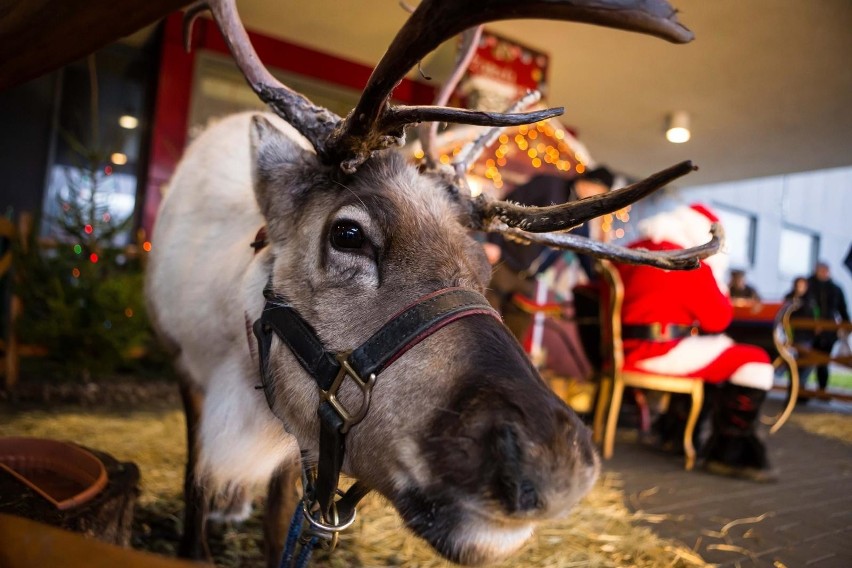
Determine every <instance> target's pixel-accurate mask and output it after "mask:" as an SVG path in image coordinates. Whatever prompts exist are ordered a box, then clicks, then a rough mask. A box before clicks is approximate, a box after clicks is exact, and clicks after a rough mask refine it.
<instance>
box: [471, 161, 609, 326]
mask: <svg viewBox="0 0 852 568" xmlns="http://www.w3.org/2000/svg"><path fill="white" fill-rule="evenodd" d="M614 179H615V176H614V175H613V174H612V172H611V171H610V170H609V169H607V168H606V167H604V166H601V167H598V168H594V169H590V170H586V171H585V172H584V173H582V174H580V175H579V176H578V177H576V178H574V179H571V180H567V181H566V180H565V178H562V177H559V176H552V175H538V176H535V177H533V178H532V179H531V180H529V181H528V182H527V183H525V184H524V185H521V186H518V187H516V188H515V189H513V190H512V191H511V192H509V193H508V194H507V195H506V196H505V197H504V199H506V200H509V201H513V202H515V203H520V204H521V205H532V206H537V207H546V206H548V205H555V204H560V203H567V202H568V201H576V200H578V199H585V198H586V197H591V196H593V195H599V194H601V193H605V192H606V191H608V190H609V189H610V187H611V186H612V184H613V181H614ZM594 222H595V221H594V220H593V221H592V222H591V224H592V227H593V228H592V229H591V232H590V229H589V224H583V225H581V226H580V227H577V228H575V229H574V230H573V231H572V232H574V233H575V234H579V235H582V236H587V237H589V236H590V237H592V238H595V236H596V235H595V231H594ZM487 238H488V240H489V243H486V244H485V245H484V246H485V250H486V254H487V255H488V258H489V261H491V262H492V265H493V266H494V270H493V272H492V275H491V283H490V285H489V289H488V291H487V293H486V297H487V298H488V300H489V301H490V302H491V305H492V306H494V308H495V309H497V310H498V311H499V312H500V313H501V314H503V318H504V321H505V322H506V325H507V326H509V329H511V330H512V332H513V333H514V334H515V336H516V337H518V339H519V340H523V337H524V336H525V335H526V332H527V329H528V327H529V324H530V318H529V315H528V314H526V313H523V312H519V311H518V310H517V309H515V307H514V306H513V304H512V297H513V296H514V295H515V294H521V295H523V296H526V297H527V298H533V297H534V296H535V277H536V276H538V275H539V274H541V273H543V272H545V271H546V270H547V269H548V268H550V267H551V266H552V265H553V264H555V263H556V262H557V261H558V260H559V259H560V258H561V257H562V256H563V255H564V254H565V251H561V250H555V249H551V248H549V247H545V246H543V245H524V244H519V243H515V242H512V241H510V240H507V239H504V238H503V237H502V236H501V235H499V234H495V233H492V234H489V235H488V237H487ZM495 245H496V246H495ZM580 262H581V263H583V267H584V269H585V270H587V271H588V270H589V268H588V267H590V266H591V265H592V264H591V261H588V262H585V261H584V260H583V257H582V256H581V257H580ZM587 265H588V267H587Z"/></svg>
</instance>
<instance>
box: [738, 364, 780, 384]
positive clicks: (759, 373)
mask: <svg viewBox="0 0 852 568" xmlns="http://www.w3.org/2000/svg"><path fill="white" fill-rule="evenodd" d="M774 379H775V374H774V371H773V369H772V365H770V364H769V363H746V364H745V365H743V366H742V367H740V368H739V369H737V370H736V371H734V374H733V375H731V384H734V385H739V386H741V387H750V388H753V389H760V390H764V391H768V390H769V389H771V388H772V383H773V382H774Z"/></svg>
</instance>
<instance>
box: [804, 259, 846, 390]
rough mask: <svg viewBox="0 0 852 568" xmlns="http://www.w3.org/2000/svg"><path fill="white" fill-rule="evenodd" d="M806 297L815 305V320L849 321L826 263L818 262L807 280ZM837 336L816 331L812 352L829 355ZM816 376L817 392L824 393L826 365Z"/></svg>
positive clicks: (826, 382)
mask: <svg viewBox="0 0 852 568" xmlns="http://www.w3.org/2000/svg"><path fill="white" fill-rule="evenodd" d="M807 295H808V296H809V297H810V298H811V299H812V300H813V302H814V304H815V305H816V310H817V311H816V317H817V319H823V320H831V321H834V322H836V321H837V320H838V318H839V319H840V320H842V321H846V322H848V321H849V310H848V309H847V308H846V298H845V297H844V295H843V290H842V289H841V288H840V286H838V285H837V284H835V283H834V281H833V280H832V279H831V269H830V268H829V266H828V264H827V263H826V262H824V261H820V262H818V263H817V265H816V270H814V274H813V275H812V276H811V277H810V278H808V292H807ZM837 335H838V334H837V332H836V331H833V330H829V331H819V330H818V333H817V334H816V337H814V341H813V348H814V350H816V351H821V352H823V353H825V354H826V355H829V354H831V349H832V347H834V342H835V341H837ZM816 376H817V383H818V384H819V390H821V391H824V390H825V389H826V387H827V386H828V365H819V366H817V370H816Z"/></svg>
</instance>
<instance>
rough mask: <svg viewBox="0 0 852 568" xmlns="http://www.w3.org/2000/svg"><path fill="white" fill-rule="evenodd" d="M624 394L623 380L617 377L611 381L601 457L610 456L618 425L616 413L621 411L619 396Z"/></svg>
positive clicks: (607, 457) (606, 457)
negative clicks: (610, 395)
mask: <svg viewBox="0 0 852 568" xmlns="http://www.w3.org/2000/svg"><path fill="white" fill-rule="evenodd" d="M623 395H624V382H623V381H620V380H618V379H615V380H614V381H613V385H612V401H611V402H610V403H609V415H608V416H607V419H606V431H605V432H604V447H603V457H604V459H607V460H608V459H609V458H611V457H612V450H613V447H614V446H615V428H616V426H618V413H619V412H620V411H621V398H622V396H623Z"/></svg>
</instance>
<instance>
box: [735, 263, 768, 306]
mask: <svg viewBox="0 0 852 568" xmlns="http://www.w3.org/2000/svg"><path fill="white" fill-rule="evenodd" d="M728 288H729V289H730V293H731V299H732V300H733V299H742V300H753V301H755V302H759V301H760V295H759V294H758V293H757V290H755V289H754V288H753V287H752V286H749V285H748V284H747V283H746V279H745V272H744V271H742V270H737V269H734V270H731V281H730V282H729V283H728Z"/></svg>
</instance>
